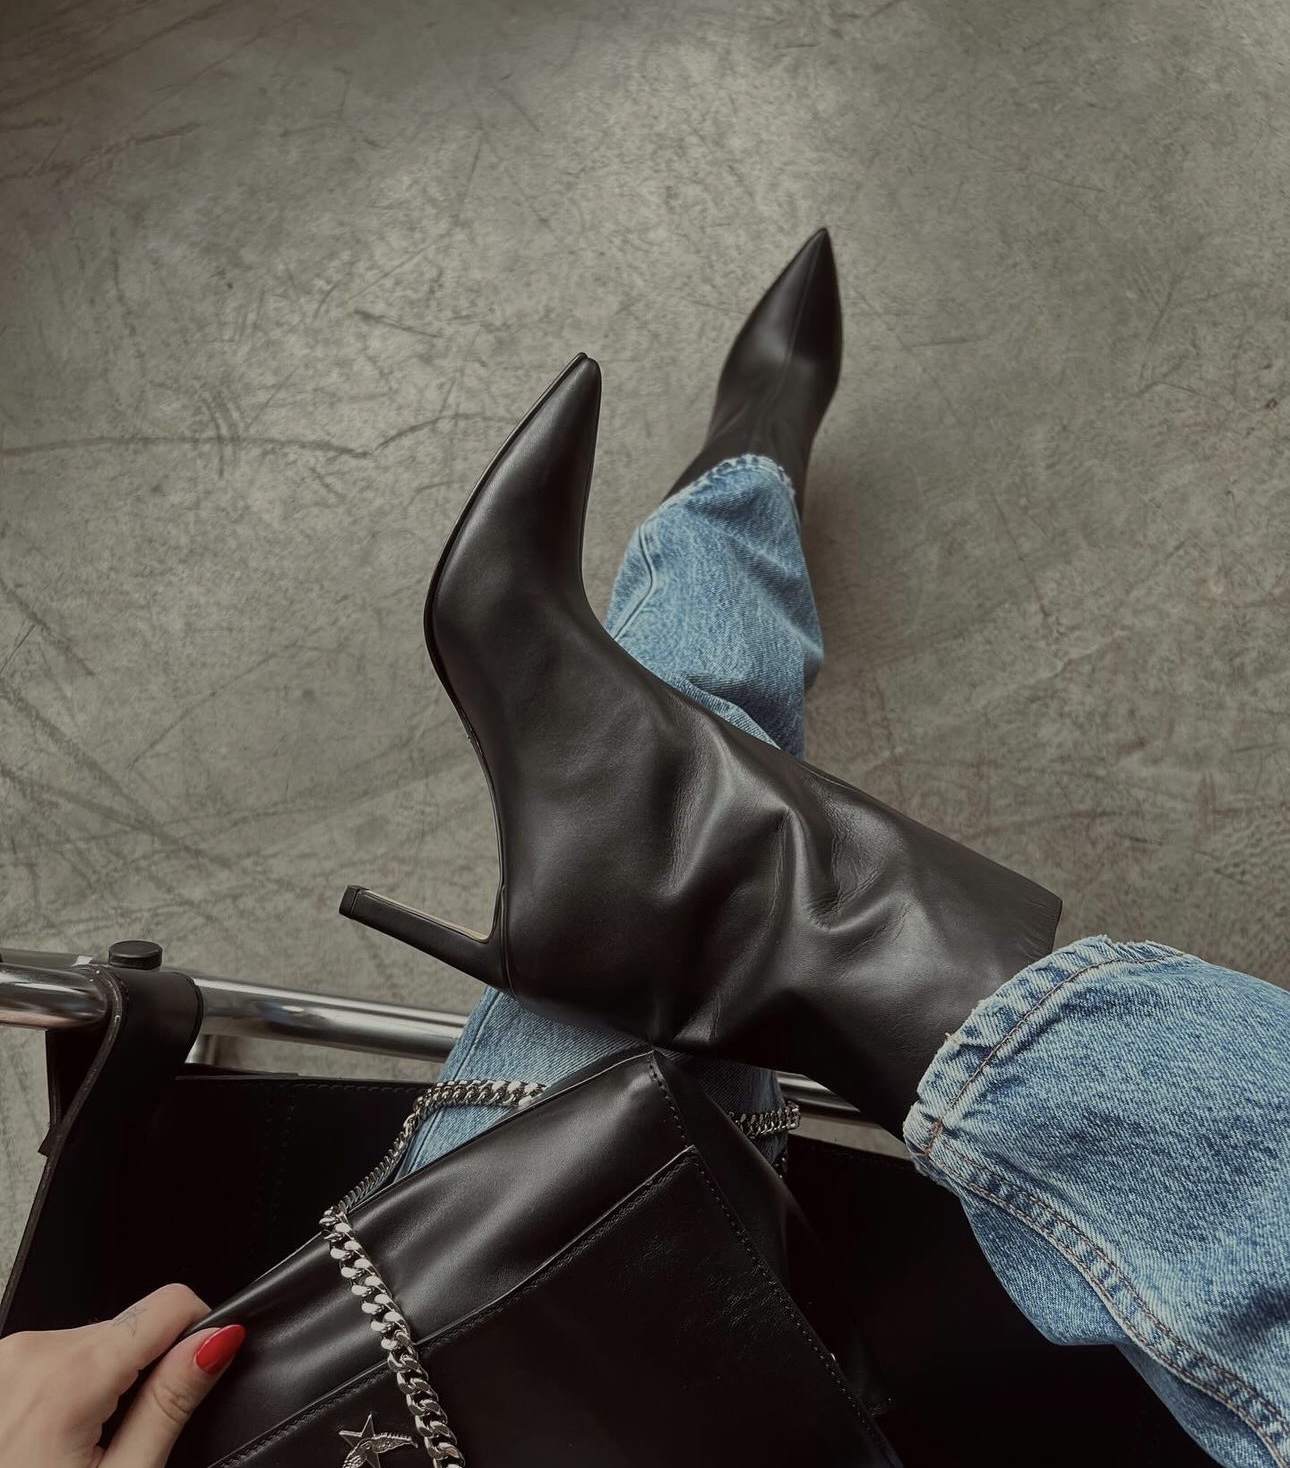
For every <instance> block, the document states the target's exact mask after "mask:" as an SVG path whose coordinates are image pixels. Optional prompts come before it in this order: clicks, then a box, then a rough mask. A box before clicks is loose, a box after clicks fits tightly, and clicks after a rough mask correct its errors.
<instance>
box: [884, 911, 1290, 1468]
mask: <svg viewBox="0 0 1290 1468" xmlns="http://www.w3.org/2000/svg"><path fill="white" fill-rule="evenodd" d="M1288 1081H1290V994H1287V992H1286V991H1285V990H1283V989H1281V988H1279V987H1277V986H1275V985H1273V984H1269V983H1266V982H1265V981H1263V980H1260V979H1257V978H1254V977H1252V976H1250V975H1249V974H1242V973H1238V972H1236V971H1235V970H1232V969H1225V968H1221V967H1219V966H1218V965H1215V964H1210V963H1206V962H1204V961H1203V960H1202V959H1199V958H1195V957H1192V956H1191V955H1189V954H1185V953H1180V952H1179V951H1178V950H1176V949H1173V948H1167V947H1164V946H1162V945H1160V944H1155V943H1113V942H1111V941H1110V940H1109V939H1107V938H1105V937H1096V938H1085V939H1082V940H1080V941H1079V942H1077V943H1073V944H1071V945H1070V946H1069V947H1067V948H1062V949H1059V950H1058V951H1057V952H1056V953H1053V954H1050V955H1048V956H1047V957H1045V958H1043V959H1040V960H1039V961H1038V962H1037V963H1034V964H1032V965H1031V966H1030V967H1029V968H1027V969H1024V970H1023V971H1022V972H1021V973H1020V974H1018V975H1016V977H1015V978H1012V979H1010V980H1009V981H1008V982H1007V983H1006V984H1004V985H1003V986H1002V987H1001V988H1000V989H998V990H997V991H996V992H995V993H994V994H993V995H991V996H990V997H989V998H988V999H985V1000H984V1001H982V1002H981V1003H980V1004H978V1005H977V1007H976V1008H975V1009H974V1010H973V1011H972V1013H971V1014H970V1015H969V1016H968V1018H967V1020H966V1021H965V1023H964V1024H963V1025H962V1026H961V1027H960V1029H959V1030H958V1031H957V1032H956V1033H955V1034H954V1035H951V1036H949V1037H947V1039H946V1041H945V1044H944V1045H942V1047H941V1048H940V1050H939V1051H938V1052H937V1054H936V1056H935V1058H934V1059H933V1061H932V1063H931V1065H930V1066H929V1067H928V1069H927V1071H926V1073H925V1074H924V1076H923V1080H922V1084H921V1086H920V1088H919V1096H918V1100H917V1101H916V1103H915V1104H914V1106H913V1108H912V1109H911V1111H910V1112H909V1115H908V1116H907V1117H906V1120H905V1127H904V1135H905V1141H906V1143H907V1145H908V1146H909V1149H910V1152H911V1153H912V1155H913V1159H914V1163H915V1165H916V1166H917V1167H918V1169H919V1170H920V1171H921V1172H923V1173H924V1174H926V1175H927V1176H929V1177H931V1178H933V1179H934V1180H935V1181H936V1182H939V1183H941V1184H942V1185H943V1186H945V1187H948V1188H949V1189H950V1190H951V1191H952V1192H954V1193H955V1194H957V1196H958V1198H959V1200H960V1202H961V1203H962V1204H963V1207H964V1210H965V1212H966V1214H967V1217H968V1221H969V1222H970V1224H971V1226H972V1230H973V1233H974V1234H975V1235H976V1238H977V1241H978V1243H979V1244H980V1245H981V1247H982V1249H983V1251H984V1252H985V1254H986V1257H987V1258H988V1259H989V1261H990V1264H991V1266H992V1267H993V1269H994V1271H995V1273H996V1275H998V1277H999V1279H1000V1281H1001V1283H1002V1284H1003V1286H1004V1288H1005V1289H1006V1290H1007V1291H1008V1293H1009V1294H1010V1295H1011V1296H1012V1298H1013V1299H1014V1300H1015V1301H1016V1303H1017V1304H1018V1306H1020V1308H1021V1309H1022V1311H1023V1312H1024V1313H1025V1314H1026V1315H1027V1316H1028V1317H1029V1319H1030V1320H1031V1322H1032V1323H1033V1324H1034V1325H1035V1326H1036V1327H1038V1329H1039V1330H1040V1331H1041V1332H1042V1333H1043V1334H1044V1335H1046V1336H1047V1337H1048V1338H1049V1339H1050V1340H1054V1341H1058V1342H1061V1343H1064V1344H1070V1345H1094V1344H1113V1345H1116V1346H1118V1347H1119V1348H1120V1349H1121V1350H1122V1351H1123V1352H1124V1353H1125V1355H1126V1356H1127V1357H1128V1358H1129V1360H1130V1361H1131V1362H1132V1363H1133V1365H1134V1366H1135V1367H1136V1369H1137V1370H1138V1371H1139V1372H1141V1373H1142V1375H1143V1376H1144V1377H1146V1379H1147V1380H1148V1381H1149V1382H1150V1383H1151V1385H1152V1386H1153V1388H1154V1389H1155V1390H1156V1392H1157V1394H1158V1395H1159V1396H1160V1397H1161V1398H1162V1399H1163V1400H1164V1402H1165V1403H1166V1405H1167V1406H1168V1407H1169V1409H1170V1410H1171V1411H1172V1412H1173V1414H1174V1416H1175V1417H1176V1418H1177V1419H1178V1420H1179V1422H1180V1423H1182V1425H1183V1426H1184V1427H1185V1428H1186V1429H1187V1430H1188V1431H1189V1432H1190V1433H1191V1434H1192V1436H1193V1437H1194V1438H1195V1439H1196V1440H1197V1441H1198V1442H1199V1443H1201V1445H1202V1446H1203V1447H1205V1448H1206V1450H1207V1451H1208V1452H1209V1453H1210V1454H1211V1456H1213V1457H1214V1458H1215V1459H1216V1460H1217V1461H1218V1462H1220V1463H1223V1464H1228V1465H1232V1468H1290V1230H1288V1229H1287V1227H1286V1222H1285V1220H1286V1219H1287V1218H1290V1084H1288Z"/></svg>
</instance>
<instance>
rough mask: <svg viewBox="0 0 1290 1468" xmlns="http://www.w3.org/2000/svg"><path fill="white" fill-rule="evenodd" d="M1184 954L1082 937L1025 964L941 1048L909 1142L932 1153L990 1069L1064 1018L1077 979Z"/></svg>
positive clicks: (909, 1124) (910, 1123) (923, 1087)
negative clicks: (1113, 967)
mask: <svg viewBox="0 0 1290 1468" xmlns="http://www.w3.org/2000/svg"><path fill="white" fill-rule="evenodd" d="M1179 956H1180V955H1179V953H1178V952H1177V950H1176V949H1173V948H1166V947H1163V946H1162V945H1161V944H1159V943H1113V942H1112V941H1111V940H1110V939H1109V938H1107V937H1105V936H1103V937H1097V938H1081V939H1080V940H1079V942H1077V943H1072V944H1070V945H1069V946H1068V947H1066V948H1059V949H1057V951H1056V952H1055V953H1050V954H1048V955H1047V957H1045V958H1041V959H1040V960H1039V961H1038V962H1037V963H1032V964H1031V965H1030V967H1029V968H1026V969H1023V970H1022V971H1021V973H1019V974H1018V975H1017V976H1016V977H1015V978H1013V979H1009V981H1008V982H1007V983H1006V984H1004V985H1003V986H1002V988H1000V989H997V990H996V991H995V992H994V993H993V994H992V995H990V997H989V998H988V999H984V1000H982V1001H981V1003H980V1004H978V1005H977V1006H976V1008H975V1009H974V1010H973V1011H972V1013H971V1014H970V1015H969V1016H968V1017H967V1019H966V1020H965V1021H964V1022H963V1024H962V1025H961V1026H960V1027H959V1028H958V1029H957V1030H956V1031H955V1032H954V1034H952V1035H948V1036H946V1039H945V1043H944V1044H943V1045H942V1046H941V1048H940V1049H939V1050H938V1051H937V1052H936V1055H935V1056H934V1057H933V1059H932V1063H931V1065H929V1066H928V1068H927V1070H926V1072H925V1073H924V1075H923V1079H922V1082H921V1083H920V1085H919V1088H918V1100H917V1101H916V1102H915V1103H914V1105H913V1107H912V1109H911V1110H910V1113H909V1115H908V1116H907V1117H906V1118H905V1127H904V1133H905V1143H906V1145H907V1146H908V1147H909V1149H910V1150H911V1151H912V1152H914V1153H915V1154H916V1155H926V1154H928V1153H930V1152H931V1150H932V1149H933V1148H934V1147H935V1145H936V1142H937V1141H938V1140H939V1138H940V1137H941V1135H942V1134H943V1133H944V1132H945V1130H946V1129H947V1128H950V1127H952V1126H953V1125H954V1124H955V1122H956V1121H957V1120H959V1119H960V1118H961V1116H962V1114H963V1113H964V1111H965V1109H966V1108H967V1107H968V1106H970V1105H971V1104H972V1103H973V1102H974V1101H976V1100H978V1099H981V1097H980V1094H979V1093H980V1092H981V1091H982V1090H983V1089H984V1088H985V1087H986V1086H988V1085H989V1083H990V1082H991V1080H992V1079H993V1076H992V1068H993V1067H995V1066H996V1065H999V1064H1000V1063H1002V1062H1003V1061H1005V1060H1007V1059H1009V1058H1011V1057H1012V1056H1013V1055H1015V1054H1016V1053H1017V1052H1019V1051H1021V1050H1022V1049H1025V1048H1027V1047H1029V1046H1031V1045H1033V1044H1034V1043H1035V1041H1036V1040H1038V1039H1039V1037H1040V1036H1041V1035H1042V1033H1043V1032H1044V1030H1045V1029H1046V1028H1047V1027H1048V1026H1049V1025H1050V1024H1054V1023H1056V1022H1057V1020H1058V1019H1059V1018H1060V1016H1061V1011H1062V1002H1061V1001H1062V999H1063V998H1064V997H1065V994H1066V991H1067V990H1068V989H1070V988H1071V987H1072V986H1073V985H1074V984H1075V982H1076V981H1077V980H1083V979H1084V978H1085V977H1087V976H1088V975H1090V974H1091V973H1092V972H1093V971H1094V970H1097V969H1100V968H1104V967H1106V966H1109V965H1111V964H1126V963H1127V964H1143V963H1161V962H1165V961H1167V960H1170V959H1174V958H1178V957H1179Z"/></svg>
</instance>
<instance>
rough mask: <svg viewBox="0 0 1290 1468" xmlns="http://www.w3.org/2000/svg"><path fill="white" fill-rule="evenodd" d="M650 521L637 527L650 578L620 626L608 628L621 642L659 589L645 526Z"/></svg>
mask: <svg viewBox="0 0 1290 1468" xmlns="http://www.w3.org/2000/svg"><path fill="white" fill-rule="evenodd" d="M648 523H649V522H648V521H643V522H642V523H641V524H640V525H638V526H637V527H636V544H637V545H638V546H639V547H640V553H641V560H642V561H644V562H645V570H646V571H647V572H648V573H649V580H648V582H647V583H646V585H645V587H644V588H643V590H642V591H641V594H640V595H639V596H638V597H637V598H636V603H635V605H634V606H632V607H631V608H630V610H629V611H628V612H627V614H626V616H625V617H624V618H623V620H622V621H621V622H620V623H619V624H618V626H617V627H614V628H609V629H606V630H607V631H608V632H609V635H610V636H611V637H612V638H613V639H614V641H615V642H617V643H620V644H621V642H622V639H623V637H624V635H625V634H626V633H627V630H628V629H629V628H630V627H631V625H632V623H633V622H634V621H635V620H636V618H637V617H638V616H639V615H640V612H641V609H642V608H643V607H644V606H645V604H646V602H648V601H649V599H650V598H651V597H652V596H653V595H654V593H655V591H657V590H658V585H659V576H658V571H657V568H656V567H655V565H654V557H653V556H652V555H650V550H649V545H648V544H647V543H646V539H645V526H646V525H647V524H648Z"/></svg>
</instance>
